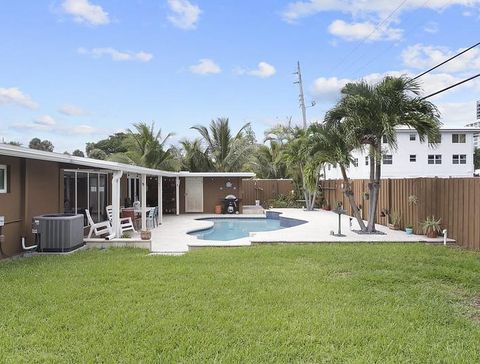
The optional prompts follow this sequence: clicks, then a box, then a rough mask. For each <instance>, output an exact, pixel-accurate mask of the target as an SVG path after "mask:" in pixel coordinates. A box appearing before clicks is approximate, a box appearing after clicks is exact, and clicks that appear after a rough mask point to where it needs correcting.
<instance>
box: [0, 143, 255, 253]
mask: <svg viewBox="0 0 480 364" xmlns="http://www.w3.org/2000/svg"><path fill="white" fill-rule="evenodd" d="M254 176H255V175H254V174H253V173H247V172H238V173H237V172H234V173H232V172H198V173H197V172H170V171H162V170H156V169H150V168H144V167H138V166H134V165H128V164H122V163H115V162H109V161H103V160H96V159H91V158H83V157H74V156H70V155H66V154H59V153H52V152H44V151H39V150H35V149H29V148H24V147H17V146H12V145H8V144H0V236H1V235H3V238H2V240H3V241H0V244H1V248H2V249H1V250H2V251H3V253H4V254H5V255H8V256H10V255H15V254H17V253H20V252H21V250H22V245H21V238H22V237H25V239H26V240H27V242H29V243H33V239H34V235H33V234H32V218H33V217H35V216H38V215H42V214H49V213H59V212H60V213H63V212H65V213H79V214H84V211H85V209H88V210H89V211H90V213H91V215H92V219H93V220H94V221H95V222H98V221H105V220H106V219H107V216H106V209H105V207H106V206H107V205H112V208H113V216H114V217H115V216H116V217H117V218H114V219H113V221H112V227H113V230H114V232H115V233H116V234H117V235H118V236H120V223H119V220H118V219H119V216H120V209H121V207H122V206H131V205H132V203H133V202H134V201H140V203H141V208H142V209H145V207H146V206H158V207H159V220H160V222H161V220H162V216H163V214H177V215H178V214H183V213H193V212H194V213H214V212H215V207H216V206H217V205H221V204H222V202H223V199H224V198H225V197H226V196H227V195H234V196H236V197H237V198H239V199H240V209H241V199H242V197H243V190H242V179H243V178H251V177H254ZM145 212H146V211H145V210H143V213H142V228H146V221H145V219H146V218H145V216H146V213H145ZM84 225H85V226H87V225H88V222H87V219H85V223H84Z"/></svg>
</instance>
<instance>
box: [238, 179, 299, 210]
mask: <svg viewBox="0 0 480 364" xmlns="http://www.w3.org/2000/svg"><path fill="white" fill-rule="evenodd" d="M242 189H243V204H244V205H254V204H255V200H260V203H261V204H264V203H265V202H266V201H268V200H271V199H272V198H275V197H277V196H278V195H287V194H289V193H290V192H291V191H292V190H293V189H294V185H293V181H292V180H291V179H244V180H242Z"/></svg>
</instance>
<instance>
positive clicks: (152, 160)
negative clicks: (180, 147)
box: [108, 122, 178, 170]
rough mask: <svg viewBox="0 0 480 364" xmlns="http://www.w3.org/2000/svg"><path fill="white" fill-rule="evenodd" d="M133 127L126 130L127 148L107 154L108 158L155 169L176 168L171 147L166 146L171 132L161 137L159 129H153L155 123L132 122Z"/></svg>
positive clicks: (175, 160) (175, 159)
mask: <svg viewBox="0 0 480 364" xmlns="http://www.w3.org/2000/svg"><path fill="white" fill-rule="evenodd" d="M133 127H134V129H133V130H132V129H129V130H128V138H129V140H128V141H126V142H127V145H128V150H127V151H126V152H121V153H114V154H111V155H109V156H108V159H109V160H112V161H115V162H121V163H127V164H135V165H138V166H143V167H148V168H155V169H165V170H175V169H178V161H177V158H175V157H174V156H175V153H174V151H173V149H172V148H171V147H168V148H167V146H166V145H167V141H168V139H169V138H170V137H171V136H172V135H173V134H172V133H169V134H167V135H166V136H165V137H162V131H161V129H159V130H158V131H156V130H155V123H152V124H151V125H148V124H147V123H145V122H140V123H136V124H133Z"/></svg>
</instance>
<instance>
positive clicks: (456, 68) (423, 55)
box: [402, 44, 480, 72]
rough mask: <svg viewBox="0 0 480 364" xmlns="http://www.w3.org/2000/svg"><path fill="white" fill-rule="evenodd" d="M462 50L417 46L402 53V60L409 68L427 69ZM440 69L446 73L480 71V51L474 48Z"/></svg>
mask: <svg viewBox="0 0 480 364" xmlns="http://www.w3.org/2000/svg"><path fill="white" fill-rule="evenodd" d="M462 50H463V48H460V49H456V50H451V49H449V48H447V47H439V46H431V45H423V44H415V45H413V46H410V47H408V48H406V49H405V50H404V51H403V52H402V60H403V63H404V64H405V65H406V66H408V67H411V68H416V69H427V68H429V67H433V66H435V65H437V64H438V63H441V62H443V61H445V60H446V59H447V58H449V57H451V56H453V55H455V54H456V53H458V52H460V51H462ZM439 69H441V70H442V71H445V72H462V71H469V70H478V69H480V50H479V49H477V48H474V49H472V50H470V51H468V52H467V53H464V54H462V55H461V56H459V57H458V58H455V59H454V60H452V61H450V62H448V63H446V64H445V65H443V66H441V68H439Z"/></svg>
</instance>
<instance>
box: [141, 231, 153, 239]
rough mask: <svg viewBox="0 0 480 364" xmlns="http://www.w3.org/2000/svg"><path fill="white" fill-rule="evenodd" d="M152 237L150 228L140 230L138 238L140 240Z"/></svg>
mask: <svg viewBox="0 0 480 364" xmlns="http://www.w3.org/2000/svg"><path fill="white" fill-rule="evenodd" d="M151 238H152V232H151V231H150V230H148V229H147V230H142V231H140V239H142V240H150V239H151Z"/></svg>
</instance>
